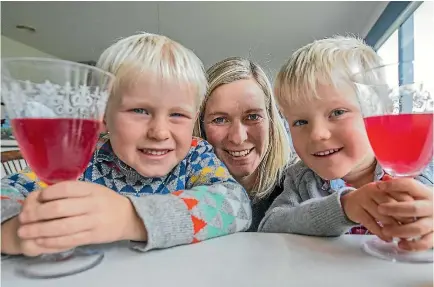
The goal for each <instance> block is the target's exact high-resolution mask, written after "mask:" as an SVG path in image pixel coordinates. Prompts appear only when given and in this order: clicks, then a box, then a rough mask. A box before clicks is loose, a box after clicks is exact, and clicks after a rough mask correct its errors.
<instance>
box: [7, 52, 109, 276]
mask: <svg viewBox="0 0 434 287" xmlns="http://www.w3.org/2000/svg"><path fill="white" fill-rule="evenodd" d="M1 68H2V83H1V85H2V86H1V87H2V90H1V93H2V99H3V101H4V102H5V105H6V111H7V113H8V116H9V118H10V119H11V124H12V129H13V134H14V136H15V138H16V139H17V142H18V145H19V148H20V151H21V153H22V155H23V157H24V159H25V160H26V161H27V163H28V165H29V167H30V168H31V170H32V171H33V172H34V173H35V174H36V175H37V177H38V178H39V179H40V180H41V181H42V182H44V183H46V184H47V185H52V184H55V183H58V182H61V181H65V180H77V179H78V178H79V177H80V175H81V174H82V173H83V172H84V170H85V168H86V167H87V165H88V164H89V162H90V159H91V157H92V154H93V152H94V149H95V146H96V142H97V140H98V136H99V134H100V131H101V123H102V120H103V116H104V111H105V107H106V104H107V100H108V97H109V94H110V90H111V87H112V84H113V81H114V76H113V75H112V74H110V73H107V72H105V71H103V70H101V69H98V68H96V67H92V66H88V65H84V64H80V63H75V62H69V61H63V60H57V59H45V58H6V59H2V67H1ZM103 257H104V253H102V252H101V251H97V250H91V249H86V248H76V249H74V250H70V251H67V252H63V253H59V254H45V255H42V256H39V257H36V258H26V259H25V260H24V261H23V262H24V263H23V264H20V266H19V268H18V269H19V270H18V271H19V273H21V274H23V275H25V276H27V277H33V278H55V277H63V276H67V275H72V274H76V273H79V272H82V271H85V270H88V269H90V268H92V267H94V266H96V265H98V264H99V263H100V262H101V260H102V259H103Z"/></svg>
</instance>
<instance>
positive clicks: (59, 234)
mask: <svg viewBox="0 0 434 287" xmlns="http://www.w3.org/2000/svg"><path fill="white" fill-rule="evenodd" d="M97 66H98V67H99V68H102V69H103V70H106V71H108V72H111V73H113V74H114V75H115V76H116V82H115V85H114V87H113V91H112V94H111V95H110V98H109V102H108V104H107V110H106V114H105V120H104V126H105V128H106V130H107V135H106V136H104V137H102V138H101V140H100V141H99V142H98V144H97V148H96V150H95V152H94V154H93V157H92V159H91V162H90V163H89V165H88V167H87V169H86V170H85V172H84V173H83V175H82V176H81V177H80V178H79V180H77V181H68V182H61V183H58V184H54V185H52V186H49V187H45V188H44V189H42V190H39V189H40V187H41V186H44V184H43V183H42V182H40V181H39V180H37V179H36V180H34V178H35V175H34V173H33V172H32V171H30V170H26V171H23V172H21V173H18V174H13V175H10V176H8V177H6V178H4V179H2V190H1V195H2V200H1V207H2V214H1V222H2V226H1V229H2V244H1V251H2V253H4V254H24V255H28V256H36V255H39V254H43V253H55V252H61V251H64V250H68V249H70V248H74V247H76V246H81V245H88V244H98V243H107V242H114V241H120V240H131V241H134V246H135V248H137V249H139V250H142V251H146V250H150V249H156V248H167V247H171V246H175V245H181V244H190V243H195V242H199V241H203V240H206V239H209V238H213V237H216V236H222V235H226V234H230V233H234V232H237V231H243V230H246V229H247V228H248V227H249V226H250V223H251V208H250V201H249V197H248V195H247V193H246V192H245V190H244V189H243V188H242V186H241V185H240V184H238V183H237V182H236V181H235V180H234V179H233V178H232V177H231V176H230V174H229V172H228V170H227V169H226V167H225V166H224V165H223V164H222V163H221V161H220V160H219V159H218V158H217V157H216V156H215V154H214V153H213V149H212V147H211V146H210V145H209V144H208V143H207V142H206V141H203V140H201V139H199V138H195V137H192V133H193V127H194V123H195V119H196V116H197V113H198V110H199V107H200V105H201V103H202V100H203V97H204V94H205V92H206V89H207V80H206V77H205V73H204V69H203V65H202V62H201V61H200V60H199V59H198V58H197V56H196V55H195V54H194V53H193V52H192V51H190V50H188V49H186V48H185V47H183V46H182V45H180V44H179V43H177V42H175V41H172V40H170V39H169V38H167V37H164V36H160V35H154V34H147V33H144V34H138V35H133V36H130V37H127V38H125V39H122V40H120V41H118V42H117V43H115V44H114V45H112V46H111V47H109V48H108V49H107V50H105V51H104V52H103V53H102V55H101V57H100V59H99V61H98V63H97ZM21 202H23V203H21Z"/></svg>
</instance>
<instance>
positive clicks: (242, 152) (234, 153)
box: [227, 149, 253, 157]
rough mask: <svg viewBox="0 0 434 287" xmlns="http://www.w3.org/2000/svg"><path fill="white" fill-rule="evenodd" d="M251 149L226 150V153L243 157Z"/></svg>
mask: <svg viewBox="0 0 434 287" xmlns="http://www.w3.org/2000/svg"><path fill="white" fill-rule="evenodd" d="M252 150H253V149H246V150H242V151H229V150H228V151H227V153H228V154H230V155H231V156H233V157H243V156H246V155H248V154H249V153H250V152H251V151H252Z"/></svg>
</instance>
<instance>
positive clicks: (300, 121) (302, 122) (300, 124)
mask: <svg viewBox="0 0 434 287" xmlns="http://www.w3.org/2000/svg"><path fill="white" fill-rule="evenodd" d="M306 124H307V121H305V120H296V121H294V122H293V123H292V126H294V127H296V126H302V125H306Z"/></svg>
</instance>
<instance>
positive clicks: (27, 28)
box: [15, 25, 36, 33]
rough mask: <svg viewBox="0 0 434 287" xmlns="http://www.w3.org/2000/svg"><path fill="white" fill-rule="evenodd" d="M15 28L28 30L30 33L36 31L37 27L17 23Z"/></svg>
mask: <svg viewBox="0 0 434 287" xmlns="http://www.w3.org/2000/svg"><path fill="white" fill-rule="evenodd" d="M15 28H17V29H20V30H26V31H28V32H30V33H35V32H36V29H35V28H33V27H30V26H27V25H17V26H15Z"/></svg>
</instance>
